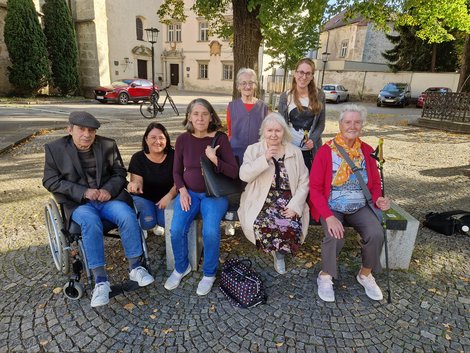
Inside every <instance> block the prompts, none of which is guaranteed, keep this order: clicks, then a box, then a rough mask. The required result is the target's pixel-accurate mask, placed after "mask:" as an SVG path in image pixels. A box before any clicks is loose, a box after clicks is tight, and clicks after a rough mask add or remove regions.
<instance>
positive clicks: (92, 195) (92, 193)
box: [84, 189, 100, 201]
mask: <svg viewBox="0 0 470 353" xmlns="http://www.w3.org/2000/svg"><path fill="white" fill-rule="evenodd" d="M99 196H100V192H99V190H98V189H87V190H86V191H85V195H84V197H85V198H86V199H87V200H90V201H96V200H98V197H99Z"/></svg>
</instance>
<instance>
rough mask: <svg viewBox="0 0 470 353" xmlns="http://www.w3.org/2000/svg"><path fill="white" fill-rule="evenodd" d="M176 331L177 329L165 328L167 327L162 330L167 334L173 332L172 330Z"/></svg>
mask: <svg viewBox="0 0 470 353" xmlns="http://www.w3.org/2000/svg"><path fill="white" fill-rule="evenodd" d="M174 331H175V330H173V329H172V328H165V329H163V330H162V332H163V333H164V334H165V335H167V334H169V333H171V332H174Z"/></svg>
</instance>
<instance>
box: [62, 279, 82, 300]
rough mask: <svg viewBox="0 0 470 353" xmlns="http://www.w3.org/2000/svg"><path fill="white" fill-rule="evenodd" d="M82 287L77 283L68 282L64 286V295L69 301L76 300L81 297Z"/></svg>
mask: <svg viewBox="0 0 470 353" xmlns="http://www.w3.org/2000/svg"><path fill="white" fill-rule="evenodd" d="M84 292H85V290H84V289H83V285H82V284H81V283H80V282H77V281H68V282H67V283H66V284H65V286H64V295H65V296H66V297H67V298H69V299H71V300H78V299H80V298H81V297H82V296H83V293H84Z"/></svg>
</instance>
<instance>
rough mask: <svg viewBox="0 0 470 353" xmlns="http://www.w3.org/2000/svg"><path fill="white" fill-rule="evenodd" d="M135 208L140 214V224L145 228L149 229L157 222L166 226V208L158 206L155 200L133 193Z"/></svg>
mask: <svg viewBox="0 0 470 353" xmlns="http://www.w3.org/2000/svg"><path fill="white" fill-rule="evenodd" d="M132 199H133V200H134V205H135V208H136V209H137V212H138V214H139V222H140V226H141V227H142V229H144V230H149V229H152V228H153V227H155V226H156V225H157V224H158V225H159V226H161V227H165V209H164V208H162V209H160V208H158V206H157V205H155V203H154V202H153V201H150V200H148V199H145V198H143V197H141V196H137V195H132Z"/></svg>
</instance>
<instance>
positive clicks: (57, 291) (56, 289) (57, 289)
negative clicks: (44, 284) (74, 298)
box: [52, 287, 62, 294]
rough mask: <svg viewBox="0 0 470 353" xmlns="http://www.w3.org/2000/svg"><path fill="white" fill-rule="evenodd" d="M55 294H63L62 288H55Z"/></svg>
mask: <svg viewBox="0 0 470 353" xmlns="http://www.w3.org/2000/svg"><path fill="white" fill-rule="evenodd" d="M52 293H54V294H60V293H62V287H55V288H54V289H53V291H52Z"/></svg>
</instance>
